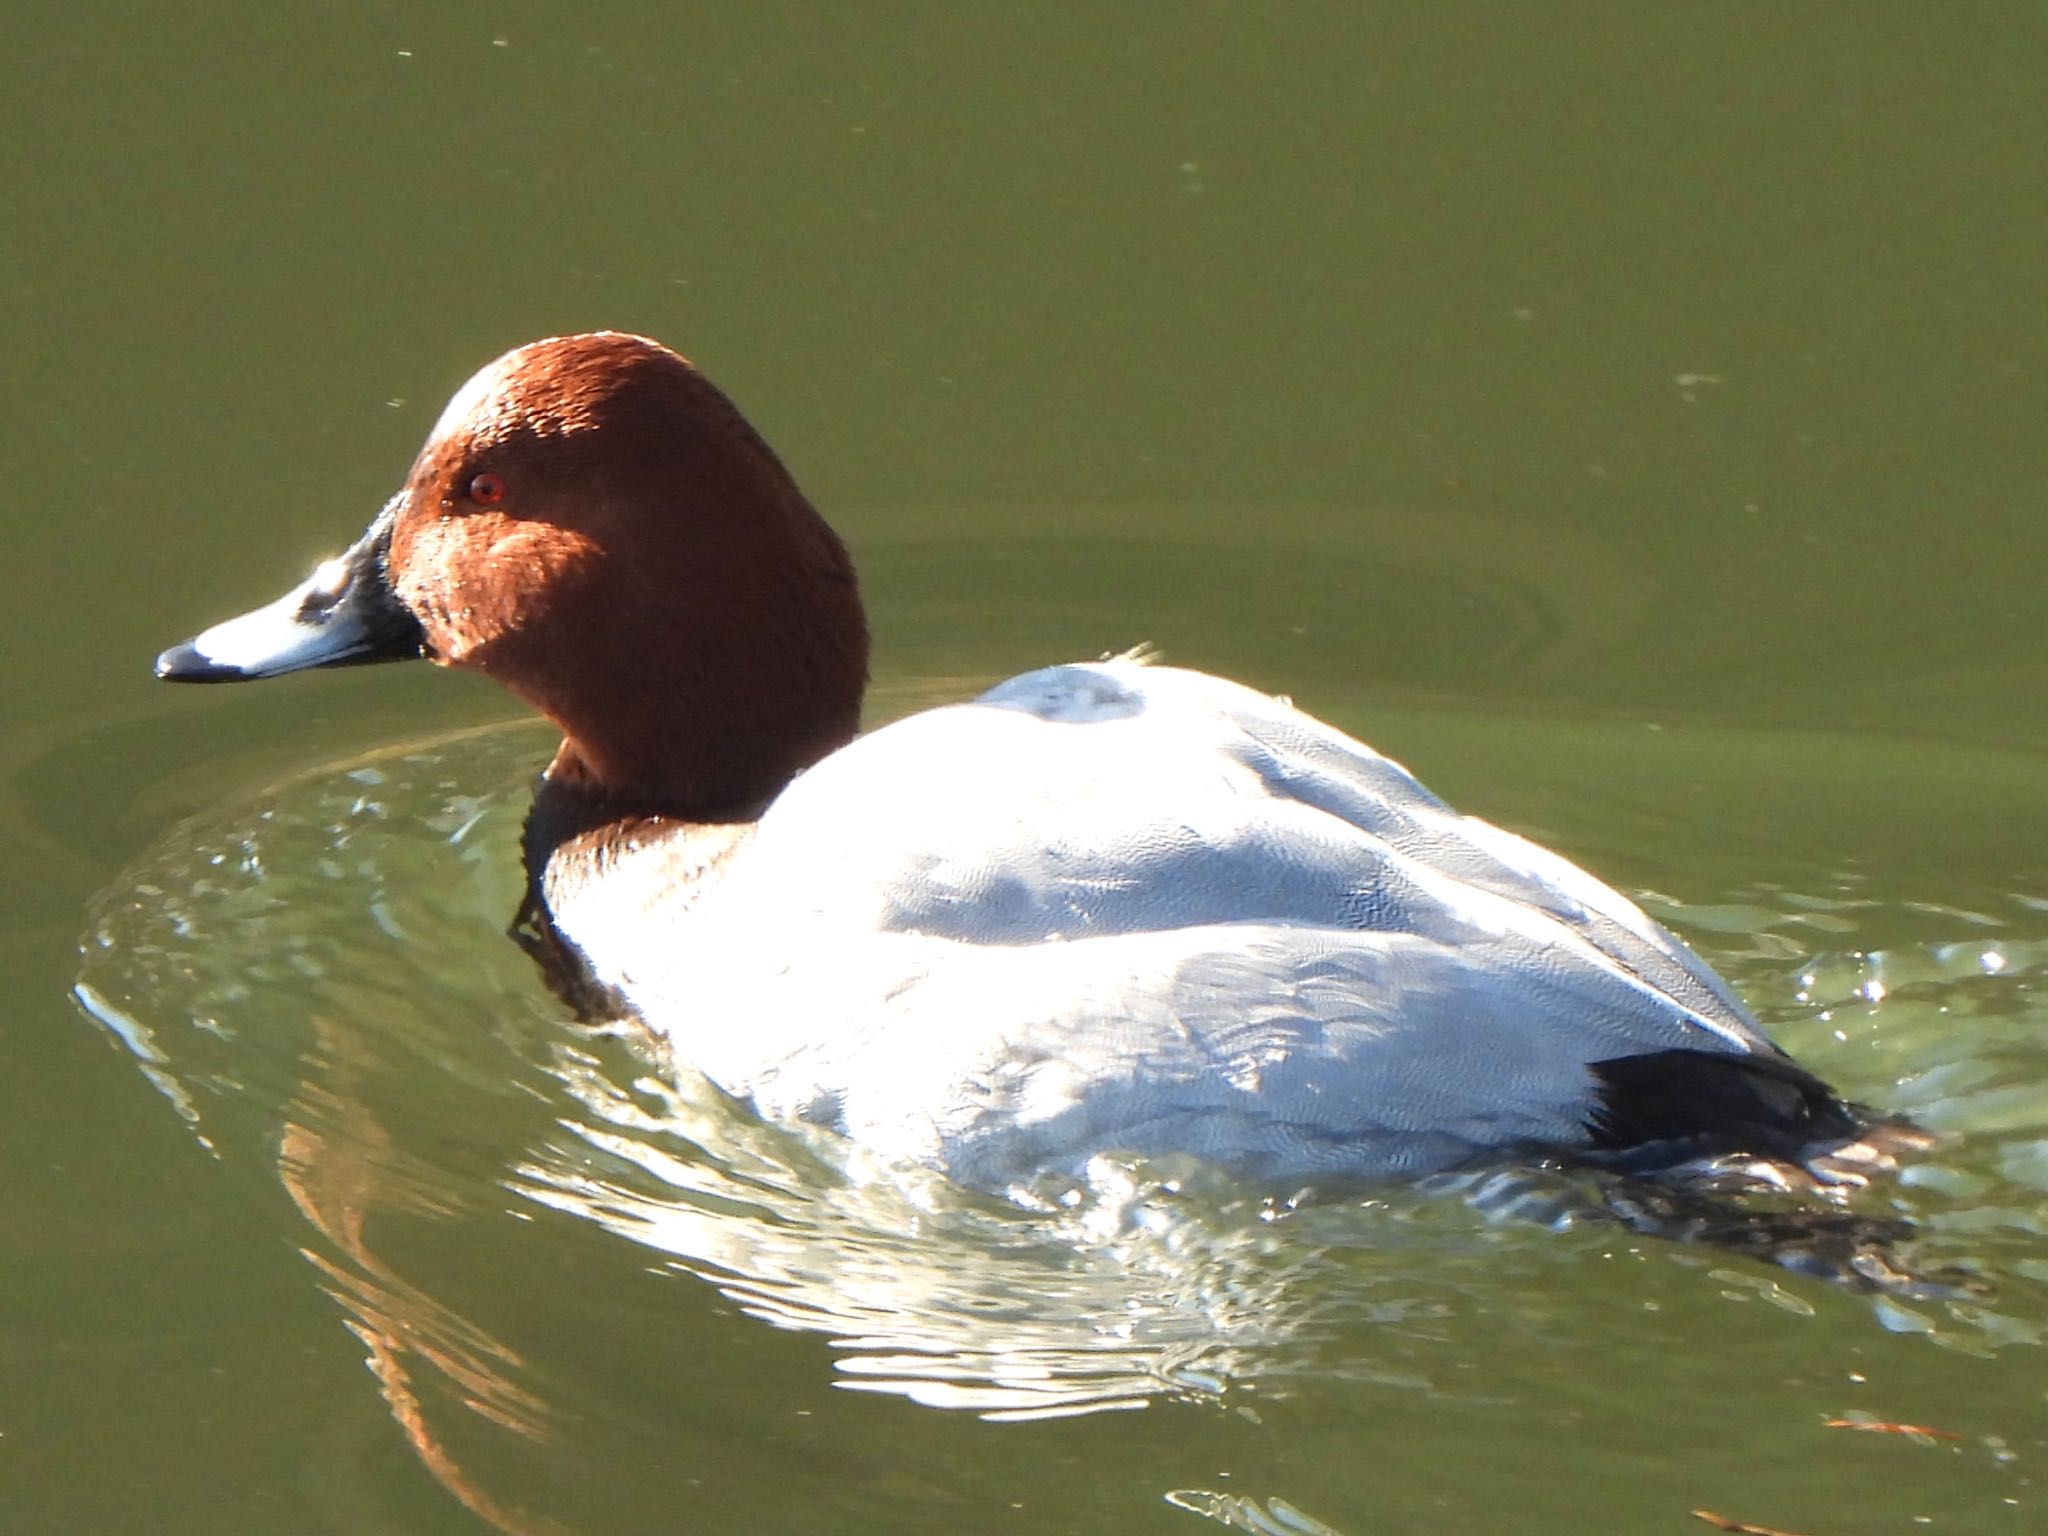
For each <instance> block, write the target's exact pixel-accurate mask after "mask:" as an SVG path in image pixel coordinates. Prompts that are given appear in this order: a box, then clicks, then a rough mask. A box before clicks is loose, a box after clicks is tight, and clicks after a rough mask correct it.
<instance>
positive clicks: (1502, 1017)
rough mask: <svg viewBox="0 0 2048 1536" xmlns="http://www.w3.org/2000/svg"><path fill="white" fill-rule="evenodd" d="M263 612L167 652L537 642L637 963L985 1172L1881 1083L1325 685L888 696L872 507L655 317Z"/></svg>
mask: <svg viewBox="0 0 2048 1536" xmlns="http://www.w3.org/2000/svg"><path fill="white" fill-rule="evenodd" d="M607 450H609V451H610V454H611V455H615V456H616V457H613V456H608V454H607ZM579 476H580V478H581V480H582V481H583V482H584V483H583V484H581V485H579ZM706 485H708V486H709V487H710V494H709V496H708V498H707V497H705V496H704V495H702V494H701V493H702V492H703V490H704V487H705V486H706ZM515 493H524V495H525V496H527V497H530V498H531V499H530V500H521V499H518V498H517V497H516V496H515ZM344 578H347V579H346V580H344ZM358 578H360V581H361V584H362V585H363V587H364V588H365V589H366V591H367V590H368V589H369V588H371V587H375V588H377V589H378V590H377V591H375V592H370V593H369V596H368V598H367V604H366V607H365V609H364V611H365V613H367V615H368V617H367V618H364V617H360V616H356V615H353V614H352V613H349V612H347V611H345V610H348V609H350V608H351V605H353V604H354V603H355V595H354V593H353V587H354V585H355V584H356V582H357V579H358ZM344 589H346V590H344ZM264 613H265V614H267V615H268V618H267V619H263V620H262V621H261V622H259V616H251V617H250V618H248V619H243V620H237V621H233V622H232V623H231V624H229V625H224V626H220V627H219V628H218V629H216V630H212V631H209V632H208V633H207V634H206V635H202V636H201V637H200V638H199V639H198V640H197V641H195V642H194V643H193V645H192V646H189V647H184V648H180V649H179V650H178V651H174V652H171V653H167V654H166V656H165V657H164V658H163V660H162V661H161V662H160V663H159V670H160V672H162V673H163V674H164V675H166V676H184V677H199V678H208V679H211V678H225V677H241V676H261V675H268V673H270V672H273V671H279V670H291V669H294V668H296V667H298V666H304V665H321V664H328V663H331V662H333V661H337V660H355V659H365V658H366V657H368V656H370V655H373V654H377V653H382V652H389V651H398V652H404V651H407V650H408V648H409V649H410V652H411V653H414V654H417V653H419V652H420V651H422V650H424V651H425V653H426V654H429V655H431V656H434V657H435V658H436V659H440V660H445V661H451V662H455V663H459V664H464V665H470V666H474V667H478V668H479V669H481V670H484V671H488V672H492V673H493V674H494V675H497V676H499V677H500V678H501V680H503V681H505V682H506V683H507V684H508V685H510V686H511V687H513V688H514V689H515V690H517V691H519V692H520V693H522V694H523V695H524V696H526V697H527V698H529V699H530V700H531V701H532V702H534V703H535V704H536V705H537V706H538V707H540V708H541V709H542V710H543V711H544V712H546V713H547V714H549V715H550V716H551V717H552V718H554V719H555V720H556V721H557V722H558V723H560V724H562V725H563V727H564V730H565V736H566V739H565V742H564V745H563V748H562V751H561V752H560V753H559V754H558V755H557V757H556V760H555V763H554V764H553V766H552V767H551V768H550V770H549V775H548V778H547V780H546V781H545V782H544V784H543V786H542V789H541V791H540V794H539V796H538V798H537V802H536V811H535V815H534V818H533V821H532V822H531V824H530V826H529V835H528V843H527V859H528V865H529V871H530V874H531V876H532V881H533V887H534V891H535V894H536V896H537V898H538V899H539V901H540V903H541V905H542V906H543V908H544V914H545V920H546V922H547V923H548V924H549V925H550V927H551V929H552V933H553V935H554V936H555V937H557V938H559V940H561V941H562V943H563V944H564V945H565V946H566V948H567V951H568V953H569V954H571V955H572V956H573V957H574V959H575V961H576V963H577V964H578V965H579V966H581V967H583V968H585V969H586V970H587V973H588V974H587V979H588V980H589V981H591V982H594V983H595V984H596V990H597V991H598V992H599V993H600V994H602V995H605V996H609V997H612V998H615V999H617V1000H618V1001H619V1002H620V1003H621V1004H622V1005H623V1006H624V1007H625V1008H627V1009H629V1010H630V1011H632V1012H633V1013H635V1014H637V1015H638V1016H639V1017H640V1018H641V1019H642V1020H644V1021H645V1023H646V1024H647V1025H648V1026H649V1027H650V1028H651V1029H652V1030H653V1031H654V1032H655V1033H656V1034H658V1035H659V1036H661V1037H663V1038H664V1039H665V1040H666V1041H667V1042H668V1043H669V1045H670V1046H671V1048H672V1050H673V1052H674V1054H675V1056H676V1057H677V1058H678V1059H679V1060H680V1061H682V1062H684V1063H686V1064H688V1065H689V1066H690V1067H692V1068H694V1069H696V1070H698V1071H700V1072H702V1073H703V1074H704V1075H705V1076H706V1077H708V1078H709V1079H710V1080H711V1081H713V1082H715V1083H717V1084H718V1085H720V1086H721V1087H722V1088H724V1089H725V1090H727V1091H728V1092H730V1093H732V1094H734V1095H735V1096H737V1097H739V1098H742V1099H744V1100H747V1101H748V1102H750V1103H751V1104H752V1105H753V1106H754V1107H755V1108H756V1109H757V1110H759V1111H760V1112H761V1113H762V1114H764V1115H767V1116H770V1117H774V1118H783V1119H789V1120H804V1121H809V1122H813V1123H818V1124H823V1125H826V1126H829V1127H831V1128H832V1129H834V1130H836V1131H839V1132H841V1133H843V1134H845V1135H847V1136H849V1137H852V1138H855V1139H857V1140H859V1141H861V1142H863V1143H866V1144H868V1145H870V1146H871V1147H873V1148H874V1149H876V1150H877V1151H879V1152H881V1153H883V1154H884V1155H886V1156H890V1157H900V1158H905V1159H910V1160H914V1161H918V1162H922V1163H926V1164H928V1165H931V1166H935V1167H938V1168H940V1169H943V1170H944V1171H946V1172H948V1173H949V1174H952V1175H953V1176H955V1177H957V1178H960V1179H962V1180H964V1181H966V1182H969V1183H973V1184H977V1185H983V1186H988V1187H998V1188H999V1187H1003V1186H1005V1185H1007V1184H1009V1183H1010V1182H1012V1181H1014V1180H1017V1179H1019V1178H1024V1177H1028V1176H1029V1175H1031V1174H1033V1173H1035V1172H1038V1171H1040V1170H1043V1169H1057V1168H1073V1167H1076V1166H1078V1165H1079V1164H1080V1163H1082V1162H1084V1161H1085V1160H1086V1159H1087V1158H1088V1157H1090V1156H1091V1155H1093V1154H1095V1153H1098V1152H1104V1151H1126V1152H1135V1153H1139V1154H1144V1155H1152V1156H1157V1155H1163V1154H1175V1153H1186V1154H1192V1155H1195V1156H1199V1157H1202V1158H1206V1159H1210V1160H1214V1161H1218V1162H1222V1163H1225V1164H1228V1165H1230V1166H1233V1167H1236V1168H1240V1169H1243V1170H1245V1171H1247V1172H1250V1173H1254V1174H1256V1175H1259V1176H1261V1177H1268V1178H1279V1177H1290V1178H1291V1177H1300V1176H1308V1175H1313V1174H1317V1173H1328V1172H1342V1173H1348V1174H1359V1175H1368V1176H1370V1175H1382V1174H1390V1173H1405V1172H1417V1171H1423V1170H1428V1169H1435V1168H1442V1167H1445V1166H1448V1165H1451V1164H1455V1163H1460V1162H1464V1161H1468V1160H1470V1159H1472V1158H1473V1157H1475V1156H1481V1155H1486V1154H1490V1153H1498V1152H1501V1151H1504V1150H1514V1151H1523V1150H1527V1149H1540V1150H1545V1151H1552V1152H1564V1153H1574V1154H1585V1155H1595V1156H1632V1155H1668V1156H1671V1157H1678V1156H1683V1155H1686V1154H1689V1153H1694V1152H1702V1151H1740V1152H1749V1153H1755V1154H1758V1155H1761V1156H1766V1157H1775V1158H1786V1159H1792V1160H1803V1159H1806V1158H1808V1157H1810V1156H1812V1155H1813V1154H1815V1153H1818V1152H1821V1151H1825V1150H1826V1149H1827V1148H1829V1147H1831V1146H1835V1145H1839V1144H1840V1143H1842V1142H1845V1141H1848V1140H1850V1139H1852V1138H1853V1137H1854V1136H1855V1134H1856V1133H1857V1131H1858V1130H1859V1128H1860V1122H1859V1121H1858V1119H1857V1118H1856V1117H1855V1115H1854V1114H1853V1113H1852V1112H1851V1111H1850V1110H1848V1109H1847V1108H1846V1107H1844V1106H1843V1105H1842V1104H1841V1103H1840V1102H1839V1101H1837V1100H1836V1099H1835V1098H1834V1097H1833V1096H1832V1095H1831V1094H1830V1093H1829V1092H1828V1091H1827V1089H1826V1088H1825V1087H1824V1085H1822V1084H1821V1083H1820V1082H1819V1081H1818V1080H1816V1079H1814V1078H1813V1077H1811V1076H1810V1075H1809V1074H1807V1073H1805V1072H1804V1071H1802V1070H1801V1069H1799V1068H1798V1067H1797V1066H1795V1065H1794V1064H1793V1063H1792V1062H1791V1061H1790V1060H1789V1059H1788V1058H1787V1057H1785V1056H1784V1055H1783V1053H1781V1052H1780V1051H1778V1050H1777V1048H1776V1047H1775V1046H1773V1045H1772V1044H1771V1043H1770V1042H1769V1041H1768V1040H1767V1039H1766V1038H1765V1037H1764V1036H1763V1034H1762V1033H1761V1032H1760V1031H1759V1030H1758V1028H1757V1026H1756V1024H1755V1022H1754V1021H1753V1020H1752V1019H1751V1018H1750V1016H1749V1015H1748V1013H1747V1012H1745V1011H1744V1009H1743V1007H1742V1005H1741V1004H1740V1003H1739V1002H1738V1001H1737V1000H1736V998H1735V996H1734V994H1733V993H1732V992H1731V991H1730V990H1729V988H1728V987H1727V986H1726V985H1725V984H1724V983H1723V982H1722V981H1721V980H1720V979H1719V978H1718V977H1717V976H1715V975H1714V974H1713V972H1712V971H1711V970H1710V969H1709V968H1708V967H1707V966H1706V965H1705V964H1703V963H1702V962H1701V961H1700V960H1699V959H1698V958H1697V957H1696V956H1694V955H1693V954H1692V953H1691V951H1689V950H1688V949H1686V947H1685V946H1684V945H1683V944H1681V943H1680V942H1679V941H1678V940H1677V939H1675V938H1673V937H1672V936H1671V935H1670V934H1669V933H1667V932H1666V931H1665V930H1664V929H1662V928H1660V927H1658V926H1657V925H1656V924H1655V923H1653V922H1652V921H1651V920H1650V919H1649V918H1648V917H1646V916H1645V915H1644V914H1643V913H1642V912H1641V911H1640V910H1639V909H1638V908H1637V907H1636V906H1634V905H1633V904H1632V903H1630V902H1629V901H1628V900H1626V899H1625V898H1624V897H1622V896H1621V895H1619V894H1618V893H1617V892H1615V891H1613V890H1612V889H1610V888H1609V887H1607V886H1605V885H1603V884H1601V883H1600V882H1599V881H1597V880H1595V879H1594V878H1593V877H1592V876H1590V875H1588V874H1586V873H1585V872H1584V871H1582V870H1580V869H1578V868H1577V867H1575V866H1574V865H1572V864H1570V863H1568V862H1567V861H1565V860H1563V859H1561V858H1559V857H1557V856H1556V855H1554V854H1551V853H1548V852H1546V851H1545V850H1543V849H1541V848H1538V847H1536V846H1535V845H1533V844H1531V843H1528V842H1526V841H1524V840H1523V839H1521V838H1518V837H1515V836H1513V835H1512V834H1509V833H1506V832H1502V831H1500V830H1498V829H1497V828H1494V827H1491V826H1489V825H1487V824H1486V823H1484V822H1480V821H1476V820H1473V819H1471V818H1468V817H1464V816H1460V815H1458V814H1457V813H1456V812H1454V811H1452V810H1450V809H1449V808H1448V807H1447V806H1445V805H1444V804H1443V803H1442V802H1441V801H1439V800H1437V799H1436V798H1435V797H1434V796H1432V795H1431V794H1430V793H1429V792H1428V791H1427V790H1425V789H1424V788H1423V787H1422V786H1421V785H1420V784H1418V783H1417V782H1416V781H1415V780H1414V779H1413V778H1412V777H1410V776H1409V774H1408V773H1407V772H1406V771H1405V770H1403V769H1402V768H1401V767H1399V766H1398V765H1397V764H1395V763H1392V762H1390V761H1389V760H1387V759H1386V758H1383V757H1381V756H1379V755H1378V754H1376V753H1374V752H1373V751H1371V749H1369V748H1367V747H1365V746H1363V745H1361V744H1360V743H1358V742H1356V741H1354V740H1352V739H1350V738H1349V737H1347V736H1345V735H1343V734H1342V733H1340V732H1338V731H1336V730H1334V729H1333V728H1331V727H1329V726H1327V725H1325V724H1323V723H1321V722H1320V721H1317V720H1315V719H1313V718H1312V717H1310V716H1308V715H1306V714H1303V713H1302V712H1301V711H1299V710H1296V709H1295V708H1293V707H1292V706H1291V705H1289V704H1287V703H1284V702H1281V701H1277V700H1274V699H1272V698H1269V697H1267V696H1265V695H1262V694H1258V693H1255V692H1253V691H1251V690H1249V689H1246V688H1242V687H1239V686H1238V685H1236V684H1232V683H1228V682H1224V681H1222V680H1221V679H1218V678H1214V677H1208V676H1204V675H1202V674H1200V673H1195V672H1185V671H1179V670H1175V669H1170V668H1163V667H1148V666H1143V665H1141V664H1139V663H1137V662H1135V661H1130V660H1123V661H1113V662H1104V663H1098V664H1092V665H1074V666H1065V667H1054V668H1050V669H1048V670H1045V671H1041V672H1033V673H1029V674H1026V675H1024V676H1022V677H1018V678H1014V679H1012V680H1011V681H1009V682H1007V683H1004V684H1002V685H1001V686H999V687H997V688H996V689H994V690H992V691H990V692H989V693H987V694H985V695H983V696H982V697H981V698H980V699H978V700H976V701H974V702H973V703H970V704H962V705H955V706H952V707H949V708H944V709H938V710H933V711H930V712H928V713H925V714H921V715H917V716H913V717H912V718H910V719H907V720H904V721H900V722H898V723H896V724H894V725H891V726H887V727H885V728H883V729H881V730H878V731H876V732H874V733H872V734H870V735H868V736H866V737H863V738H860V739H859V740H851V741H850V740H849V739H848V738H849V737H850V736H851V734H852V726H851V720H852V718H853V715H854V713H855V712H856V711H857V708H858V703H859V694H860V684H861V680H862V678H863V677H864V672H865V657H866V635H865V628H864V625H863V624H862V622H861V620H860V616H859V607H858V599H857V596H855V589H854V586H853V582H852V576H851V569H850V566H849V565H847V564H846V562H845V558H844V552H843V550H842V549H841V548H840V546H839V545H838V542H837V540H836V539H834V538H833V537H832V535H831V533H830V530H829V529H826V528H825V527H824V525H823V523H822V522H821V521H819V520H817V518H816V514H815V513H814V512H812V511H811V510H810V508H809V506H808V504H807V503H805V502H803V501H802V498H801V495H800V493H798V492H797V491H796V489H795V487H794V484H793V483H792V482H790V481H789V480H788V477H787V476H786V475H785V474H784V473H783V472H782V471H781V467H780V465H779V464H777V463H776V462H775V461H774V459H773V457H772V455H769V454H768V451H767V449H766V448H765V447H764V446H761V445H760V444H759V440H758V439H757V438H754V437H753V435H752V433H751V431H749V430H748V429H747V428H746V427H745V425H744V423H742V422H740V421H739V418H738V416H737V414H736V413H732V412H731V410H730V407H729V406H726V405H725V404H724V402H723V397H721V396H717V395H716V392H715V391H711V390H710V388H709V386H708V385H706V384H704V383H703V381H702V380H701V378H700V377H699V376H697V375H696V374H695V373H694V372H693V371H690V370H689V369H688V367H687V365H686V364H684V363H682V362H681V360H680V359H677V358H675V357H674V355H673V354H672V353H668V352H667V351H666V350H665V349H661V348H658V347H656V346H655V344H653V343H651V342H645V341H642V340H640V339H638V338H631V337H616V336H610V335H603V336H598V337H575V338H564V339H560V340H557V341H553V342H543V343H536V344H535V345H534V346H532V347H529V348H522V349H520V351H518V352H514V353H512V354H508V356H507V357H506V358H504V359H501V360H500V361H499V362H498V363H496V364H494V365H492V368H490V369H487V370H485V372H484V373H483V374H480V375H479V376H478V379H477V380H474V381H472V383H471V384H470V385H469V386H467V387H466V388H465V390H464V391H463V392H462V393H461V394H459V395H458V396H457V398H456V401H455V402H454V403H453V404H452V405H451V407H450V410H449V412H448V414H447V415H445V416H444V417H443V420H442V423H441V425H440V426H439V427H437V429H436V433H435V436H434V437H433V438H431V439H430V440H429V443H428V445H427V448H426V449H425V450H423V452H422V454H421V458H420V461H419V463H418V464H417V465H416V466H415V468H414V473H413V477H412V481H411V483H410V484H409V485H408V487H407V489H406V490H405V491H404V492H402V493H401V494H400V496H399V497H397V498H394V501H393V503H392V505H391V506H390V507H389V508H387V509H386V512H385V513H384V515H383V516H382V517H381V518H380V519H379V520H378V523H377V524H376V525H373V528H372V531H371V534H370V535H369V536H368V537H366V539H365V540H364V541H363V543H362V544H360V545H358V546H357V549H356V550H355V551H352V552H351V556H350V557H348V559H347V560H346V561H345V562H344V563H343V564H341V565H339V566H330V567H323V568H322V571H321V572H318V573H316V575H315V578H314V580H313V581H311V582H309V583H308V584H307V586H306V587H305V588H302V589H301V591H300V593H298V594H294V595H293V596H291V597H288V598H287V599H285V600H283V601H282V602H281V603H280V604H276V605H273V607H272V608H271V609H269V610H264ZM337 616H339V617H337ZM344 620H345V622H344ZM330 625H331V626H333V627H336V628H338V629H339V630H340V631H341V632H342V633H343V634H344V636H345V638H346V640H347V643H346V644H344V645H341V646H337V647H330V648H329V651H328V652H327V653H321V652H320V651H319V649H318V647H317V646H314V645H313V642H312V641H311V640H309V638H308V636H309V634H311V633H313V632H315V631H321V632H324V631H325V630H326V629H327V628H328V627H330ZM266 626H267V627H266ZM351 626H353V627H351ZM408 626H409V627H408ZM272 631H278V632H281V636H282V637H281V638H280V635H279V634H276V633H271V632H272ZM266 634H270V638H269V639H265V638H264V636H265V635H266ZM364 635H369V636H371V637H372V638H371V639H368V640H365V639H363V638H362V636H364ZM309 647H312V652H311V659H308V655H309ZM279 658H283V660H282V661H281V660H280V659H279Z"/></svg>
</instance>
